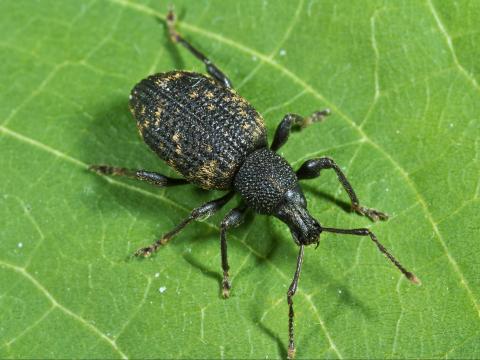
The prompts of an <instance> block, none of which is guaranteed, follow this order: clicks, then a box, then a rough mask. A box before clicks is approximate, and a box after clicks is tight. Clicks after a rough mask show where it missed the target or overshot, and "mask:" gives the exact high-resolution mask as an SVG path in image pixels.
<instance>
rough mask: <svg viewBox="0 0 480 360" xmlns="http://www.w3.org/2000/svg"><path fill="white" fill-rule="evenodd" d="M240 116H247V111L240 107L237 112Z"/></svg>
mask: <svg viewBox="0 0 480 360" xmlns="http://www.w3.org/2000/svg"><path fill="white" fill-rule="evenodd" d="M238 113H239V114H240V116H247V112H246V111H245V110H243V109H241V110H240V111H239V112H238Z"/></svg>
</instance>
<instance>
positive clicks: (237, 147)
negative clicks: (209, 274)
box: [91, 11, 420, 358]
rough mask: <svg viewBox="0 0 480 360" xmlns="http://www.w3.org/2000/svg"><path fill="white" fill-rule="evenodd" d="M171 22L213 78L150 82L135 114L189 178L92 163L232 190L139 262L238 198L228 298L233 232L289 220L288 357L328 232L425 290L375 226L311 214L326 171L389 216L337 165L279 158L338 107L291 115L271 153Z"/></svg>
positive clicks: (251, 118) (163, 76) (213, 69)
mask: <svg viewBox="0 0 480 360" xmlns="http://www.w3.org/2000/svg"><path fill="white" fill-rule="evenodd" d="M166 22H167V28H168V31H169V35H170V38H171V40H172V41H173V42H174V43H176V44H180V45H182V46H184V47H185V48H186V49H187V50H188V51H189V52H190V53H191V54H193V55H194V56H195V57H196V58H197V59H199V60H200V61H202V62H203V63H204V64H205V67H206V71H207V73H208V75H209V76H206V75H203V74H199V73H195V72H187V71H170V72H166V73H158V74H155V75H151V76H149V77H147V78H146V79H144V80H142V81H140V82H139V83H138V84H137V85H135V87H134V88H133V90H132V92H131V94H130V110H131V112H132V114H133V117H134V118H135V119H136V121H137V127H138V129H139V131H140V134H141V136H142V137H143V140H144V141H145V143H146V144H147V145H148V146H149V147H150V148H151V149H152V150H153V151H154V152H155V153H156V154H157V155H158V156H159V157H160V158H161V159H163V160H164V161H166V162H167V164H168V165H169V166H171V167H172V168H173V169H175V170H176V171H177V172H178V173H179V174H181V175H182V176H183V177H182V178H172V177H167V176H164V175H162V174H159V173H156V172H152V171H146V170H130V169H126V168H119V167H113V166H108V165H93V166H91V169H92V170H94V171H96V172H98V173H100V174H104V175H118V176H126V177H130V178H134V179H138V180H142V181H146V182H149V183H151V184H153V185H156V186H160V187H165V186H177V185H186V184H193V185H196V186H199V187H200V188H203V189H207V190H224V191H226V194H225V195H223V196H222V197H220V198H218V199H215V200H212V201H209V202H207V203H205V204H203V205H201V206H199V207H197V208H195V209H194V210H192V212H191V213H190V214H189V216H188V217H187V218H185V219H184V220H183V221H182V222H180V223H179V224H178V225H177V226H176V227H175V228H173V229H172V230H171V231H169V232H167V233H166V234H164V235H163V236H162V237H161V238H160V239H158V240H157V241H155V242H154V243H152V244H151V245H149V246H147V247H144V248H141V249H139V250H138V251H137V252H136V253H135V255H137V256H141V257H147V256H149V255H151V254H152V253H153V252H155V251H156V250H157V249H158V248H159V247H161V246H163V245H165V244H166V243H167V242H168V241H169V240H170V239H171V238H172V237H174V236H175V235H177V234H178V233H179V232H180V231H181V230H182V229H183V228H184V227H185V226H186V225H187V224H189V223H190V222H192V221H194V220H196V219H200V218H202V219H203V218H206V217H209V216H211V215H213V214H214V213H216V212H217V211H219V210H220V209H221V208H222V207H223V206H224V205H225V204H227V203H228V202H229V201H230V200H231V199H232V197H233V195H234V194H235V193H238V194H239V195H240V198H241V202H240V204H239V205H238V206H236V207H234V208H233V209H232V210H230V211H229V212H228V213H227V215H226V216H225V217H224V219H223V220H222V222H221V225H220V252H221V266H222V270H223V280H222V289H223V290H222V294H223V297H225V298H228V297H229V293H230V288H231V284H230V281H229V270H230V267H229V265H228V256H227V237H226V234H227V231H228V230H229V229H231V228H233V227H236V226H238V225H240V224H241V223H242V220H243V217H244V215H245V212H246V211H247V210H248V209H251V210H253V211H254V212H256V213H260V214H265V215H272V216H274V217H276V218H278V219H280V220H281V221H283V222H284V223H285V224H287V225H288V227H289V229H290V232H291V235H292V237H293V240H294V242H295V244H296V245H297V246H298V248H299V250H298V257H297V264H296V267H295V271H294V274H293V280H292V282H291V284H290V286H289V288H288V291H287V303H288V309H289V311H288V357H289V358H293V357H294V355H295V341H294V309H293V297H294V295H295V292H296V290H297V284H298V280H299V277H300V271H301V269H302V262H303V256H304V249H305V246H308V245H318V243H319V241H320V234H321V233H322V232H329V233H336V234H347V235H357V236H368V237H370V239H371V240H372V241H373V243H374V244H375V245H376V246H377V248H378V249H379V250H380V252H382V253H383V254H384V255H385V256H386V257H387V258H388V259H389V260H390V261H391V262H392V263H393V265H395V266H396V267H397V268H398V269H399V270H400V271H401V272H402V274H403V275H405V276H406V277H407V278H408V279H409V280H410V281H412V282H413V283H417V284H418V283H419V282H420V281H419V279H418V278H417V277H416V276H415V275H414V274H413V273H411V272H409V271H407V270H406V269H405V268H404V267H403V266H402V265H401V264H400V262H399V261H398V260H397V259H396V258H395V257H394V256H393V255H392V254H391V253H390V252H389V251H388V250H387V249H386V248H385V247H384V246H383V245H382V244H381V243H380V242H379V241H378V239H377V237H376V236H375V234H374V233H373V232H371V231H370V230H369V229H367V228H359V229H338V228H333V227H325V226H322V225H320V223H319V222H318V221H317V220H316V219H315V218H313V217H312V216H311V215H310V213H309V212H308V210H307V201H306V199H305V196H304V195H303V192H302V189H301V187H300V186H299V180H308V179H314V178H317V177H318V176H319V175H320V172H321V170H324V169H325V170H326V169H332V170H333V171H334V172H335V173H336V175H337V177H338V180H339V181H340V183H341V185H342V186H343V188H344V189H345V191H346V192H347V194H348V196H349V198H350V202H351V206H352V209H353V210H354V211H355V212H357V213H358V214H360V215H364V216H368V217H369V218H370V219H372V220H373V221H377V220H386V219H387V215H386V214H385V213H383V212H381V211H378V210H375V209H371V208H367V207H365V206H362V205H361V204H360V202H359V200H358V197H357V195H356V193H355V191H354V190H353V188H352V186H351V185H350V183H349V181H348V180H347V178H346V176H345V174H344V173H343V172H342V170H341V169H340V167H339V166H338V165H337V164H336V163H335V161H334V160H332V159H331V158H328V157H320V158H314V159H311V160H307V161H305V162H304V163H303V164H302V165H301V166H300V167H299V168H298V169H297V170H296V171H295V170H293V169H292V167H291V166H290V165H289V163H288V162H287V161H286V160H285V159H284V158H283V157H282V156H280V155H279V154H278V153H277V151H278V149H280V147H281V146H282V145H284V144H285V143H286V141H287V140H288V137H289V135H290V132H291V131H292V130H298V129H304V128H306V127H307V126H309V125H311V124H313V123H316V122H320V121H321V120H322V119H324V118H325V117H326V116H327V115H329V113H330V112H329V110H328V109H327V110H323V111H317V112H314V113H313V114H311V115H309V116H306V117H304V116H300V115H297V114H287V115H285V117H284V118H283V119H282V121H281V122H280V124H279V125H278V127H277V130H276V132H275V135H274V138H273V141H272V143H271V145H270V146H268V141H267V132H266V129H265V124H264V121H263V118H262V116H261V115H260V114H259V113H258V112H257V111H256V110H255V109H254V108H253V107H252V106H251V105H250V104H249V103H248V102H247V101H246V100H245V99H244V98H243V97H241V96H240V95H238V94H237V93H236V91H235V90H234V89H233V86H232V83H231V81H230V79H229V78H228V77H227V76H226V75H225V74H224V73H223V72H222V71H221V70H220V69H219V68H218V67H217V66H216V65H215V64H214V63H212V62H211V61H210V60H209V59H208V58H207V57H206V56H205V55H204V54H203V53H202V52H200V51H199V50H197V48H196V47H194V46H193V45H192V44H191V43H190V42H188V41H187V40H185V39H184V38H183V37H182V36H181V35H180V34H179V33H178V32H177V31H176V29H175V15H174V13H173V11H170V12H169V13H168V15H167V20H166Z"/></svg>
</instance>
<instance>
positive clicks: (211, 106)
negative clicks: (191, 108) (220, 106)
mask: <svg viewBox="0 0 480 360" xmlns="http://www.w3.org/2000/svg"><path fill="white" fill-rule="evenodd" d="M207 109H208V110H210V111H212V110H214V109H215V105H213V104H208V105H207Z"/></svg>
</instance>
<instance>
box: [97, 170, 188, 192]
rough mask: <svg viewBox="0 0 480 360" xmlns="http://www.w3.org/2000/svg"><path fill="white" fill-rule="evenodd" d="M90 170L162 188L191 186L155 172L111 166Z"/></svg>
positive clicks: (186, 182)
mask: <svg viewBox="0 0 480 360" xmlns="http://www.w3.org/2000/svg"><path fill="white" fill-rule="evenodd" d="M88 169H89V170H92V171H95V172H96V173H98V174H101V175H114V176H125V177H128V178H130V179H136V180H141V181H146V182H149V183H150V184H153V185H155V186H161V187H165V186H174V185H185V184H189V182H188V181H187V180H185V179H175V178H171V177H168V176H165V175H162V174H159V173H156V172H153V171H146V170H132V169H126V168H119V167H113V166H109V165H91V166H90V167H89V168H88Z"/></svg>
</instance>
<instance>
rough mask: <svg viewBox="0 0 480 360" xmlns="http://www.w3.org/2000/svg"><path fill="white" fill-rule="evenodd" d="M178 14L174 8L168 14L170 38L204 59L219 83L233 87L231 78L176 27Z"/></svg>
mask: <svg viewBox="0 0 480 360" xmlns="http://www.w3.org/2000/svg"><path fill="white" fill-rule="evenodd" d="M175 22H176V16H175V13H174V12H173V10H172V9H170V10H169V12H168V14H167V27H168V32H169V34H170V39H172V41H173V42H174V43H179V44H181V45H183V46H184V47H185V48H186V49H187V50H188V51H190V53H192V54H193V56H195V57H196V58H197V59H199V60H200V61H202V62H203V63H204V64H205V68H206V69H207V72H208V73H209V74H210V75H211V76H212V77H213V78H214V79H215V80H217V81H218V82H219V83H221V84H223V85H224V86H225V87H227V88H231V87H232V82H231V81H230V79H229V78H228V77H227V76H226V75H225V74H224V73H223V72H222V71H221V70H220V69H219V68H218V67H217V66H216V65H215V64H214V63H213V62H212V61H211V60H210V59H209V58H207V57H206V56H205V55H204V54H203V53H202V52H200V51H199V50H197V48H195V47H194V46H193V45H192V44H190V43H189V42H188V41H187V40H185V39H184V38H183V37H182V36H181V35H180V34H179V33H178V32H177V30H176V29H175Z"/></svg>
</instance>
